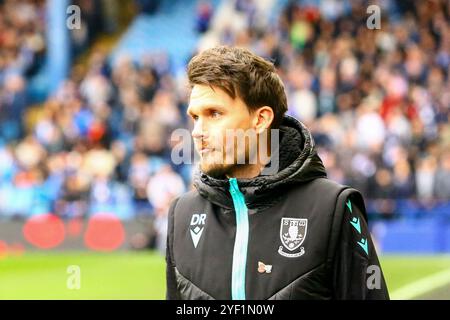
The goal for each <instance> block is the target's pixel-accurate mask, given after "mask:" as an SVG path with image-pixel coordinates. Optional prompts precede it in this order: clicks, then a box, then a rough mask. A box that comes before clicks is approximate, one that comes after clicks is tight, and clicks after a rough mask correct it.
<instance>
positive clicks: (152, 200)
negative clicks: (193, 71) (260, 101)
mask: <svg viewBox="0 0 450 320" xmlns="http://www.w3.org/2000/svg"><path fill="white" fill-rule="evenodd" d="M255 1H256V0H253V1H252V0H246V1H241V0H239V1H236V5H235V7H234V10H235V11H236V12H238V13H239V14H240V15H242V16H243V17H244V18H245V21H246V22H247V23H245V24H243V27H242V28H231V27H230V28H227V27H225V28H222V29H220V30H218V31H216V33H217V34H216V36H217V37H218V39H219V41H220V43H222V44H229V45H239V46H246V47H248V48H250V49H251V50H252V51H254V52H255V53H257V54H259V55H262V56H264V57H267V58H270V59H272V60H273V61H274V63H275V65H276V66H277V68H278V70H279V73H280V75H281V77H282V79H283V81H284V83H285V85H286V91H287V94H288V102H289V108H290V109H289V113H290V114H291V115H294V116H295V117H297V118H299V119H300V120H301V121H303V122H304V123H305V124H306V125H307V126H308V127H309V128H310V129H311V130H312V132H313V135H314V137H315V140H316V143H317V145H318V150H319V154H320V156H321V158H322V159H323V160H324V163H325V166H326V168H327V171H328V174H329V177H330V178H331V179H333V180H336V181H338V182H340V183H344V184H349V185H351V186H353V187H355V188H357V189H359V190H361V191H362V193H363V194H364V196H365V197H366V198H367V199H369V201H368V208H369V210H373V211H374V212H378V213H382V214H384V215H385V216H389V215H392V214H393V213H394V212H399V206H403V207H401V208H412V207H414V206H416V207H419V206H424V205H429V204H430V203H432V204H433V203H436V201H438V202H439V201H442V200H446V201H447V202H450V201H449V200H450V121H449V120H450V119H449V114H450V90H449V78H448V74H449V72H448V71H449V62H450V51H449V47H448V46H449V44H450V39H449V31H450V28H449V23H448V21H449V14H450V7H449V4H448V2H447V1H445V0H429V1H417V2H414V3H413V2H409V1H394V0H391V1H380V6H381V13H382V14H381V29H380V30H377V29H375V30H371V29H369V28H368V27H367V25H366V20H367V17H368V14H367V13H366V7H367V4H366V3H365V2H361V1H351V2H350V1H333V0H327V1H323V2H322V4H320V5H315V2H314V1H305V2H301V1H300V2H289V3H288V4H287V5H286V7H285V8H284V9H283V10H282V13H281V15H279V16H278V17H277V19H275V20H274V22H268V24H267V25H261V23H259V19H257V14H256V13H255V12H256V11H255V5H254V4H255ZM17 3H22V4H23V5H24V7H23V8H22V7H21V9H20V10H18V9H17V8H16V9H14V7H15V6H16V5H17V6H19V4H16V2H13V1H0V30H2V32H1V33H0V52H1V54H0V219H1V218H2V217H13V216H21V217H28V216H30V215H34V214H39V213H46V212H54V213H55V214H58V215H60V216H61V217H65V218H70V217H84V216H87V215H91V214H93V213H96V212H113V213H115V214H116V215H117V216H118V217H120V218H121V219H131V218H135V217H140V216H144V217H156V221H157V224H159V225H160V226H159V229H160V230H164V224H165V220H164V217H165V215H166V212H167V208H168V204H169V203H170V201H171V199H173V197H175V196H177V195H179V194H181V193H183V192H184V191H186V190H188V189H189V188H190V183H191V175H192V169H193V168H192V166H190V165H174V164H173V162H172V161H171V158H170V155H171V150H172V146H173V145H174V142H173V141H171V139H170V138H171V133H172V131H173V130H174V129H177V128H189V127H190V123H189V121H188V119H187V117H186V115H185V111H186V108H187V103H188V100H187V98H188V95H187V85H186V84H187V83H186V78H185V75H184V76H182V77H179V76H175V75H174V74H172V73H171V71H170V70H171V69H170V58H169V57H168V56H166V55H165V54H164V53H158V54H149V55H146V56H143V57H142V58H141V59H140V60H139V61H133V60H132V59H130V58H129V57H127V56H120V57H119V58H118V59H117V60H116V61H114V63H110V61H109V60H108V56H107V54H106V53H104V52H101V51H97V52H95V53H94V54H92V55H91V58H90V60H89V63H88V64H87V66H84V67H83V66H78V65H77V66H74V67H73V70H72V73H71V75H70V77H69V78H68V79H67V80H66V81H65V82H64V83H63V84H62V85H61V86H60V88H59V89H58V90H57V92H55V93H54V94H52V95H51V96H50V97H49V98H48V99H47V100H46V101H45V102H44V103H43V104H42V105H41V106H39V107H30V106H29V105H28V104H27V103H26V91H25V88H26V84H27V79H28V77H29V75H27V72H30V69H32V68H33V67H32V66H33V65H34V63H38V64H39V61H40V59H41V57H40V54H41V52H42V51H43V50H44V48H45V41H44V40H43V36H42V30H43V28H44V26H43V24H42V16H41V12H42V7H41V3H42V2H40V1H19V2H17ZM30 6H31V7H30ZM24 8H25V9H24ZM26 8H29V9H26ZM15 10H18V11H20V17H17V18H16V17H15V16H14V14H12V13H11V12H14V11H15ZM27 12H31V13H29V14H27ZM153 14H154V13H153ZM210 18H211V17H210V11H209V9H208V6H207V4H205V3H204V2H202V3H201V4H200V5H199V12H198V17H197V18H196V19H198V20H197V28H198V31H199V32H200V33H205V32H207V31H208V29H209V28H210V23H209V21H210ZM231 22H232V21H231ZM3 30H6V32H4V31H3ZM11 69H19V72H11V71H10V70H11ZM11 123H12V124H11ZM405 201H407V202H405ZM411 203H413V205H411ZM408 210H409V212H411V210H412V209H411V210H410V209H408Z"/></svg>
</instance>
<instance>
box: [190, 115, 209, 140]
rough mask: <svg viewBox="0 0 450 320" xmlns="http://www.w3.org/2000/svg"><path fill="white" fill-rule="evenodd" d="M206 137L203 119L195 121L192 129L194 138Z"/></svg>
mask: <svg viewBox="0 0 450 320" xmlns="http://www.w3.org/2000/svg"><path fill="white" fill-rule="evenodd" d="M205 137H206V130H205V126H204V124H203V121H202V120H200V119H198V120H197V121H196V122H195V123H194V128H193V130H192V138H194V139H205Z"/></svg>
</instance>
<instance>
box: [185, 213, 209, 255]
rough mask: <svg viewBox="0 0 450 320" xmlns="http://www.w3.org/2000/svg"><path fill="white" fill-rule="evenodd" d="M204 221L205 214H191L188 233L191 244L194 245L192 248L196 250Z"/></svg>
mask: <svg viewBox="0 0 450 320" xmlns="http://www.w3.org/2000/svg"><path fill="white" fill-rule="evenodd" d="M205 220H206V214H205V213H201V214H193V215H192V218H191V226H190V229H189V230H190V232H191V238H192V243H193V244H194V248H197V245H198V242H199V241H200V238H201V236H202V233H203V229H204V227H203V226H204V225H205Z"/></svg>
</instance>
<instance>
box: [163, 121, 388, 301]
mask: <svg viewBox="0 0 450 320" xmlns="http://www.w3.org/2000/svg"><path fill="white" fill-rule="evenodd" d="M280 133H281V134H280V148H279V153H278V154H279V158H278V159H279V170H278V171H277V173H275V174H271V175H264V174H262V175H259V176H258V177H256V178H253V179H233V178H232V179H225V178H224V179H215V178H212V177H210V176H208V175H206V174H204V173H202V172H198V173H197V174H196V175H195V178H194V186H195V189H194V190H193V191H190V192H188V193H186V194H184V195H182V196H181V197H179V198H177V199H176V200H175V201H174V202H173V203H172V205H171V208H170V210H169V217H168V219H169V221H168V238H167V255H166V262H167V294H166V297H167V299H195V300H196V299H221V300H229V299H233V300H243V299H249V300H255V299H289V300H292V299H389V295H388V291H387V287H386V283H385V279H384V276H383V272H382V270H381V267H380V264H379V261H378V258H377V254H376V251H375V247H374V244H373V242H372V239H371V236H370V233H369V229H368V225H367V219H366V211H365V204H364V200H363V198H362V196H361V194H360V193H359V192H358V191H357V190H355V189H353V188H351V187H348V186H345V185H341V184H338V183H336V182H333V181H331V180H329V179H328V178H327V175H326V171H325V168H324V166H323V164H322V161H321V159H320V158H319V156H318V155H317V152H316V149H315V146H314V140H313V138H312V136H311V133H310V132H309V130H308V129H307V128H306V127H305V126H304V125H303V124H302V123H301V122H299V121H298V120H296V119H294V118H292V117H289V116H286V117H285V118H284V120H283V124H282V126H281V127H280Z"/></svg>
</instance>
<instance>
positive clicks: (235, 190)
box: [229, 178, 249, 300]
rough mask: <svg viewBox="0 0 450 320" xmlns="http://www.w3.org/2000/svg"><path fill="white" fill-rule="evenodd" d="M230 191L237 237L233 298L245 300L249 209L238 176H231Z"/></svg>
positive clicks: (232, 281) (234, 255)
mask: <svg viewBox="0 0 450 320" xmlns="http://www.w3.org/2000/svg"><path fill="white" fill-rule="evenodd" d="M229 182H230V193H231V198H232V199H233V204H234V210H235V212H236V237H235V240H234V249H233V269H232V274H231V299H232V300H245V269H246V266H247V247H248V236H249V226H248V209H247V206H246V204H245V198H244V195H243V194H242V192H241V191H240V190H239V187H238V183H237V180H236V178H230V180H229Z"/></svg>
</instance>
